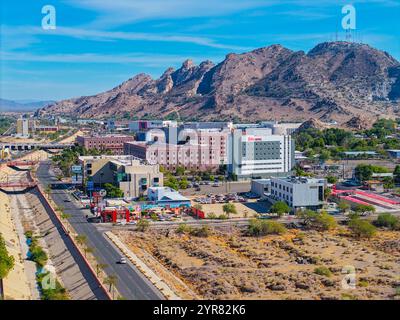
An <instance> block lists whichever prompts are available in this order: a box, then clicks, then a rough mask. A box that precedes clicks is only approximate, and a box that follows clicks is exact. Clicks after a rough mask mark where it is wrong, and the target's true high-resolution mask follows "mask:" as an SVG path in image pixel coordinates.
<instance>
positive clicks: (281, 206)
mask: <svg viewBox="0 0 400 320" xmlns="http://www.w3.org/2000/svg"><path fill="white" fill-rule="evenodd" d="M270 212H272V213H276V214H277V215H278V217H281V216H283V215H284V214H285V213H289V212H290V207H289V206H288V204H287V203H286V202H283V201H277V202H275V203H274V204H273V205H272V207H271V209H270Z"/></svg>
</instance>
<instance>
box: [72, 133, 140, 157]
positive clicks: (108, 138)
mask: <svg viewBox="0 0 400 320" xmlns="http://www.w3.org/2000/svg"><path fill="white" fill-rule="evenodd" d="M134 140H135V139H134V137H132V136H125V135H105V136H78V137H77V138H76V142H77V143H78V144H79V145H80V146H82V147H84V148H85V149H108V150H111V151H112V153H113V154H115V155H121V154H123V153H124V143H125V142H128V141H134Z"/></svg>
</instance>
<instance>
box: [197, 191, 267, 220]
mask: <svg viewBox="0 0 400 320" xmlns="http://www.w3.org/2000/svg"><path fill="white" fill-rule="evenodd" d="M191 199H192V204H193V205H196V204H200V205H201V208H202V211H203V212H204V213H205V214H206V217H210V216H215V217H219V216H220V215H225V213H224V211H223V206H224V204H226V203H233V204H234V205H235V207H236V211H237V213H236V214H231V218H250V217H254V216H257V215H258V214H262V213H267V212H268V211H269V208H270V204H269V202H266V201H260V200H259V198H258V197H256V196H255V195H253V194H251V193H250V192H247V193H235V192H233V193H228V194H226V193H221V194H214V193H210V194H207V195H205V196H193V197H191Z"/></svg>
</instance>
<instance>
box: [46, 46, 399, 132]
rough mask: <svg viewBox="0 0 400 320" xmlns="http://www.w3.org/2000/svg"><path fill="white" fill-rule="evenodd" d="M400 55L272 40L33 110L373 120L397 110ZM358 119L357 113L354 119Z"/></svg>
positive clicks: (365, 48) (200, 117) (242, 118)
mask: <svg viewBox="0 0 400 320" xmlns="http://www.w3.org/2000/svg"><path fill="white" fill-rule="evenodd" d="M399 108H400V63H399V62H398V61H397V60H396V59H394V58H393V57H391V56H390V55H389V54H388V53H386V52H383V51H380V50H377V49H374V48H372V47H370V46H368V45H365V44H358V43H349V42H329V43H321V44H319V45H317V46H316V47H315V48H313V49H312V50H310V51H309V52H308V53H305V52H303V51H292V50H289V49H286V48H284V47H282V46H281V45H272V46H269V47H265V48H260V49H257V50H254V51H251V52H248V53H243V54H228V55H227V56H226V58H225V60H224V61H222V62H221V63H219V64H217V65H215V64H214V63H213V62H211V61H204V62H202V63H201V64H200V65H198V66H196V65H194V64H193V62H192V61H191V60H187V61H185V62H184V63H183V65H182V67H181V68H179V69H178V70H175V69H173V68H168V69H167V70H166V71H165V72H164V74H163V75H162V76H161V77H160V78H159V79H156V80H155V79H152V78H151V77H150V76H149V75H147V74H139V75H136V76H134V77H133V78H131V79H129V80H127V81H126V82H124V83H122V84H121V85H119V86H118V87H116V88H114V89H112V90H110V91H107V92H104V93H100V94H97V95H94V96H86V97H80V98H74V99H69V100H63V101H60V102H57V103H54V104H51V105H49V106H47V107H44V108H42V109H41V110H40V111H39V113H43V114H46V113H52V114H70V115H74V116H79V117H83V118H91V117H95V118H105V117H111V116H116V115H130V116H136V117H155V118H163V117H168V118H178V119H182V120H185V119H186V120H187V119H191V120H223V119H224V120H228V119H231V120H238V121H257V120H285V121H305V120H308V119H310V118H315V119H318V120H320V121H324V122H328V121H336V122H337V123H339V124H340V125H349V126H351V124H354V123H356V124H358V125H359V124H360V123H366V124H368V123H372V121H373V120H375V119H377V118H378V117H381V116H387V117H395V116H400V113H399V112H400V111H399ZM360 119H362V120H360Z"/></svg>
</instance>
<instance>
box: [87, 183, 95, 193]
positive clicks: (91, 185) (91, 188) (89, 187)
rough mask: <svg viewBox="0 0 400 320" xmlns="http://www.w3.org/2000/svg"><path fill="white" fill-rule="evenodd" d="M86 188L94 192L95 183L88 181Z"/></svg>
mask: <svg viewBox="0 0 400 320" xmlns="http://www.w3.org/2000/svg"><path fill="white" fill-rule="evenodd" d="M86 188H87V189H88V191H93V190H94V182H93V181H88V182H87V184H86Z"/></svg>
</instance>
